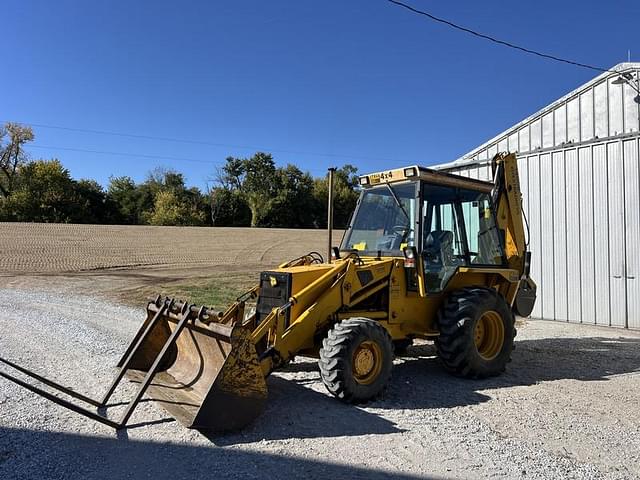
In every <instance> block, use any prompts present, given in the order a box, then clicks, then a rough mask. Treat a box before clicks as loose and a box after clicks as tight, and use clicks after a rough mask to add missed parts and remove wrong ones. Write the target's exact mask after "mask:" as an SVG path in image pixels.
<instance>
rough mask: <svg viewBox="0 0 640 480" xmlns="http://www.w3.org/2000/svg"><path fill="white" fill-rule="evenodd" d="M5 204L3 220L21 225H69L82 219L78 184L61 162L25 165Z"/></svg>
mask: <svg viewBox="0 0 640 480" xmlns="http://www.w3.org/2000/svg"><path fill="white" fill-rule="evenodd" d="M14 180H15V182H14V188H13V191H12V194H11V196H10V197H8V198H6V199H5V201H4V204H3V209H2V210H3V217H4V218H5V219H7V220H13V221H18V222H56V223H69V222H72V221H74V220H76V219H77V217H78V211H79V208H78V203H77V195H76V191H75V182H74V181H73V179H72V178H71V176H70V175H69V171H68V170H67V169H66V168H64V167H63V166H62V164H61V163H60V162H59V161H58V160H49V161H45V160H38V161H35V162H30V163H27V164H24V165H21V166H19V167H18V169H17V175H16V176H15V178H14Z"/></svg>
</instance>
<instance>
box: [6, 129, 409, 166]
mask: <svg viewBox="0 0 640 480" xmlns="http://www.w3.org/2000/svg"><path fill="white" fill-rule="evenodd" d="M0 122H3V123H6V122H12V123H19V124H20V125H27V126H30V127H37V128H49V129H55V130H65V131H69V132H80V133H93V134H97V135H109V136H116V137H126V138H136V139H141V140H158V141H163V142H175V143H188V144H192V145H206V146H211V147H225V148H238V149H242V150H254V151H262V152H274V153H288V154H292V155H309V156H316V157H331V158H343V159H351V160H372V161H384V162H395V161H398V160H401V159H397V158H384V157H363V156H360V155H344V154H338V153H322V152H306V151H302V150H285V149H279V148H267V147H264V146H262V147H260V146H255V145H235V144H229V143H218V142H209V141H205V140H191V139H184V138H173V137H161V136H155V135H141V134H137V133H125V132H112V131H108V130H93V129H88V128H76V127H64V126H60V125H46V124H42V123H31V122H18V121H14V120H0ZM409 162H410V161H409Z"/></svg>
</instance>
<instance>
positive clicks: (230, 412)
mask: <svg viewBox="0 0 640 480" xmlns="http://www.w3.org/2000/svg"><path fill="white" fill-rule="evenodd" d="M159 308H160V307H159V306H158V305H157V304H154V303H151V304H149V307H148V308H147V320H146V321H145V324H143V326H142V329H144V328H145V327H146V326H147V325H148V324H149V323H150V322H151V321H152V320H153V318H154V316H155V315H156V313H157V312H158V309H159ZM158 320H159V321H157V323H156V324H155V326H154V327H153V328H152V330H151V331H150V332H149V333H148V335H147V337H146V339H145V340H144V342H143V343H142V344H141V345H140V346H139V347H138V349H137V350H136V351H135V353H134V355H133V357H132V358H131V362H130V364H129V368H128V370H127V373H126V375H127V377H129V378H130V379H132V380H134V381H142V379H143V378H144V377H145V375H146V374H147V373H148V371H149V369H150V368H151V367H152V365H153V362H154V360H155V359H156V358H157V356H158V354H159V352H160V350H161V349H162V347H163V345H165V344H166V343H167V340H168V339H169V337H170V335H171V333H172V332H174V331H175V330H176V328H177V325H178V323H179V320H180V313H179V312H172V311H170V310H169V311H167V312H165V313H164V314H163V315H162V316H161V317H160V318H159V319H158ZM203 320H204V319H203V315H202V313H200V314H198V315H197V316H195V318H194V319H193V321H192V322H189V323H188V324H187V325H186V326H185V327H184V331H183V332H181V333H180V335H178V337H177V339H176V342H175V344H174V346H173V347H172V348H171V349H170V351H169V352H168V355H167V357H166V358H165V359H164V361H163V363H162V364H161V365H160V367H159V370H158V372H157V373H156V375H155V377H154V380H153V382H152V383H151V384H150V385H149V388H148V390H147V396H148V397H149V398H151V399H153V400H155V401H156V402H157V403H158V404H160V405H161V406H162V407H163V408H164V409H165V410H166V411H167V412H169V413H170V414H171V416H173V417H174V418H176V419H177V420H179V421H180V422H181V423H182V424H184V425H185V426H187V427H190V428H197V429H203V430H215V431H224V430H234V429H238V428H241V427H243V426H245V425H246V424H248V423H250V422H251V421H252V420H253V419H254V418H256V417H257V416H258V415H259V414H260V413H261V412H262V410H263V409H264V404H265V401H266V398H267V385H266V381H265V378H264V374H263V373H262V369H261V367H260V362H259V361H258V356H257V354H256V350H255V347H254V345H253V343H252V342H251V339H250V332H249V331H248V330H247V329H246V328H243V327H242V326H241V325H239V322H238V323H236V324H235V325H233V326H232V325H223V324H220V323H215V322H212V323H209V324H206V323H203ZM142 329H141V330H142Z"/></svg>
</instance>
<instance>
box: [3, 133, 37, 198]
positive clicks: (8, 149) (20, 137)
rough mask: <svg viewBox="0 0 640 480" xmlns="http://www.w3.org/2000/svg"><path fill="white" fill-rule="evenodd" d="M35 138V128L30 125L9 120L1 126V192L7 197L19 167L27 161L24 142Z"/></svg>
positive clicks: (11, 189)
mask: <svg viewBox="0 0 640 480" xmlns="http://www.w3.org/2000/svg"><path fill="white" fill-rule="evenodd" d="M5 139H6V140H7V143H6V144H5ZM33 139H34V135H33V130H32V129H31V127H29V126H24V125H20V124H18V123H11V122H8V123H6V124H5V125H4V126H3V127H0V194H2V196H3V197H5V198H7V197H9V196H10V195H11V192H12V191H13V182H14V179H15V177H16V173H17V171H18V167H19V166H20V165H21V164H23V163H25V162H26V161H27V154H26V152H25V151H24V148H23V147H24V144H25V143H27V142H32V141H33Z"/></svg>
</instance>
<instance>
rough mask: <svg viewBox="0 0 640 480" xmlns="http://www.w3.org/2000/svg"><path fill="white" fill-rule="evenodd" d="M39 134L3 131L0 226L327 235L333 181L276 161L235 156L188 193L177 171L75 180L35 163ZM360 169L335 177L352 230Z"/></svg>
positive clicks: (55, 164) (338, 202)
mask: <svg viewBox="0 0 640 480" xmlns="http://www.w3.org/2000/svg"><path fill="white" fill-rule="evenodd" d="M34 138H35V136H34V133H33V130H32V129H31V128H30V127H28V126H24V125H20V124H16V123H6V124H5V125H4V126H2V127H0V221H5V222H7V221H10V222H11V221H15V222H52V223H95V224H128V225H183V226H186V225H190V226H221V227H222V226H225V227H226V226H231V227H245V226H252V227H286V228H324V227H326V224H327V218H326V217H327V213H326V209H327V197H328V182H327V179H326V178H314V177H312V176H311V175H310V174H309V173H308V172H303V171H302V170H300V169H299V168H298V167H296V166H295V165H291V164H289V165H286V166H284V167H279V166H276V164H275V161H274V159H273V157H272V156H271V154H268V153H263V152H257V153H255V154H254V155H253V156H251V157H248V158H236V157H227V159H226V161H225V163H224V165H223V166H222V167H221V168H220V169H219V170H218V171H217V172H215V182H214V186H213V187H212V188H210V189H209V190H208V191H206V192H202V191H201V190H200V189H198V188H196V187H187V185H186V183H185V177H184V175H183V174H182V173H180V172H177V171H175V170H167V169H160V168H158V169H155V170H153V171H151V172H150V173H149V174H148V175H147V178H146V179H145V180H144V181H142V182H139V183H137V182H135V181H134V180H133V179H132V178H131V177H128V176H120V177H111V178H110V179H109V184H108V185H107V187H106V188H103V187H102V185H100V184H99V183H98V182H96V181H95V180H90V179H80V180H76V179H74V178H72V176H71V174H70V172H69V170H68V169H66V168H65V167H64V166H63V164H62V163H61V162H60V161H59V160H58V159H50V160H44V159H36V160H33V159H31V158H30V157H29V155H28V153H27V151H26V149H25V147H27V146H28V143H29V142H32V141H33V140H34ZM356 172H357V170H356V168H355V167H353V166H352V165H344V166H343V167H342V168H339V169H338V170H337V171H336V174H335V176H334V198H335V204H334V222H335V226H336V227H337V228H343V227H345V226H346V225H347V223H348V221H349V217H350V215H351V212H352V211H353V208H354V206H355V203H356V201H357V198H358V193H357V185H358V177H357V175H356Z"/></svg>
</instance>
